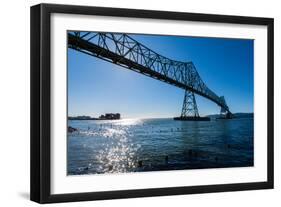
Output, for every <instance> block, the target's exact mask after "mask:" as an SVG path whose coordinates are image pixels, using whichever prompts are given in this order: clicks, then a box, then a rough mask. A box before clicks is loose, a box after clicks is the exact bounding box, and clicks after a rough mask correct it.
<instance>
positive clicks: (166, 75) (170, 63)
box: [68, 32, 231, 114]
mask: <svg viewBox="0 0 281 207" xmlns="http://www.w3.org/2000/svg"><path fill="white" fill-rule="evenodd" d="M68 47H69V48H72V49H74V50H77V51H80V52H82V53H86V54H88V55H91V56H95V57H98V58H101V59H103V60H106V61H109V62H111V63H114V64H117V65H120V66H122V67H125V68H128V69H130V70H133V71H136V72H138V73H141V74H143V75H146V76H149V77H152V78H154V79H157V80H160V81H163V82H166V83H169V84H172V85H175V86H177V87H179V88H182V89H184V90H185V91H189V92H191V93H195V94H198V95H200V96H203V97H205V98H207V99H209V100H211V101H213V102H215V103H216V104H217V105H218V106H220V107H221V111H223V112H227V113H229V114H231V112H230V110H229V108H228V106H227V104H226V102H225V99H224V97H223V96H221V97H219V96H218V95H216V94H215V93H214V92H213V91H212V90H210V89H209V88H208V87H207V85H206V84H205V83H204V82H203V80H202V79H201V77H200V75H199V73H198V71H197V70H196V68H195V66H194V64H193V63H192V62H191V61H190V62H181V61H176V60H172V59H169V58H167V57H164V56H162V55H160V54H158V53H157V52H154V51H153V50H151V49H149V48H148V47H146V46H145V45H143V44H141V43H140V42H138V41H136V40H134V39H133V38H132V37H130V36H129V35H127V34H123V33H103V32H69V33H68Z"/></svg>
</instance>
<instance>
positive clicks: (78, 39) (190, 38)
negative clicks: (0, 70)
mask: <svg viewBox="0 0 281 207" xmlns="http://www.w3.org/2000/svg"><path fill="white" fill-rule="evenodd" d="M270 188H273V19H271V18H260V17H241V16H225V15H211V14H194V13H179V12H168V11H149V10H133V9H119V8H101V7H86V6H70V5H54V4H40V5H36V6H33V7H31V200H33V201H36V202H39V203H52V202H68V201H84V200H100V199H116V198H131V197H145V196H162V195H178V194H193V193H209V192H223V191H238V190H254V189H270Z"/></svg>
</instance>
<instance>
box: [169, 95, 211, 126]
mask: <svg viewBox="0 0 281 207" xmlns="http://www.w3.org/2000/svg"><path fill="white" fill-rule="evenodd" d="M174 120H181V121H210V118H209V117H200V116H199V112H198V108H197V103H196V99H195V95H194V92H191V91H188V90H185V94H184V100H183V105H182V111H181V116H180V117H175V118H174Z"/></svg>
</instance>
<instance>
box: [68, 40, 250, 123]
mask: <svg viewBox="0 0 281 207" xmlns="http://www.w3.org/2000/svg"><path fill="white" fill-rule="evenodd" d="M130 36H131V37H133V38H134V39H135V40H137V41H139V42H141V43H142V44H144V45H146V46H147V47H149V48H150V49H152V50H154V51H155V52H157V53H159V54H161V55H163V56H166V57H168V58H171V59H174V60H180V61H192V62H193V63H194V65H195V67H196V69H197V71H198V72H199V74H200V76H201V78H202V80H203V81H204V82H205V83H206V84H207V86H208V87H209V88H210V89H211V90H212V91H214V92H215V93H216V94H217V95H218V96H222V95H223V96H224V97H225V100H226V102H227V104H228V106H229V108H230V110H231V112H232V113H236V112H253V94H254V91H253V81H254V80H253V78H254V77H253V69H254V68H253V67H254V63H253V55H254V54H253V53H254V52H253V49H254V48H253V47H254V40H246V39H223V38H199V37H178V36H158V35H130ZM183 98H184V90H183V89H180V88H177V87H175V86H172V85H169V84H167V83H164V82H161V81H159V80H156V79H153V78H150V77H147V76H144V75H141V74H139V73H136V72H134V71H131V70H129V69H126V68H123V67H121V66H118V65H115V64H112V63H109V62H106V61H104V60H101V59H98V58H95V57H92V56H89V55H86V54H83V53H80V52H77V51H75V50H73V49H68V114H69V116H77V115H89V116H93V117H98V116H99V115H101V114H104V113H111V112H112V113H121V116H122V117H123V118H158V117H159V118H160V117H174V116H179V115H180V113H181V108H182V102H183ZM196 100H197V105H198V109H199V114H200V115H201V116H204V115H208V114H216V113H219V112H220V107H219V106H217V105H216V104H215V103H213V102H211V101H210V100H208V99H206V98H203V97H200V96H198V95H196Z"/></svg>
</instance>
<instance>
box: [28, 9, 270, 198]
mask: <svg viewBox="0 0 281 207" xmlns="http://www.w3.org/2000/svg"><path fill="white" fill-rule="evenodd" d="M52 13H67V14H83V15H99V16H113V17H134V18H151V19H162V20H180V21H194V22H210V23H211V22H219V23H233V24H248V25H265V26H267V35H268V36H267V41H268V42H267V43H268V47H267V59H268V64H267V74H268V79H267V93H268V97H267V104H268V105H267V107H268V108H267V114H268V117H267V127H268V131H267V176H268V177H267V181H265V182H249V183H237V184H218V185H203V186H187V187H168V188H154V189H137V190H121V191H106V192H86V193H73V194H51V193H50V189H51V186H50V185H51V184H50V180H51V179H50V170H51V161H50V150H51V143H50V136H51V134H50V129H51V114H50V111H51V110H50V107H51V104H50V103H51V91H50V88H51V85H50V80H51V74H50V58H51V56H50V52H51V50H50V47H51V46H50V31H51V27H50V15H51V14H52ZM30 25H31V36H30V42H31V57H30V58H31V59H30V61H31V140H30V142H31V151H30V161H31V169H30V172H31V173H30V181H31V182H30V192H31V193H30V199H31V200H32V201H35V202H38V203H53V202H70V201H88V200H102V199H118V198H134V197H146V196H166V195H179V194H194V193H211V192H224V191H241V190H255V189H271V188H273V186H274V185H273V183H274V182H273V177H274V168H273V165H274V157H273V155H274V151H273V149H274V147H273V130H274V129H273V121H274V117H273V110H274V109H273V95H274V94H273V93H274V89H273V85H274V83H273V80H274V74H273V61H274V60H273V45H274V42H273V38H274V37H273V35H274V32H273V27H274V20H273V19H272V18H260V17H245V16H227V15H213V14H195V13H181V12H168V11H152V10H135V9H120V8H103V7H88V6H72V5H55V4H39V5H35V6H32V7H31V22H30Z"/></svg>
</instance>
